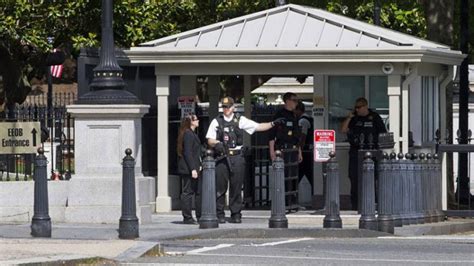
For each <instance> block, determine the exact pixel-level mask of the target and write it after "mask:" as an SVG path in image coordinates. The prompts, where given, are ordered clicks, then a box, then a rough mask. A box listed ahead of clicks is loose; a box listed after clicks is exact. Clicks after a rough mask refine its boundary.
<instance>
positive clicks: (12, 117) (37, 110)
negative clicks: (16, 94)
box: [0, 93, 76, 181]
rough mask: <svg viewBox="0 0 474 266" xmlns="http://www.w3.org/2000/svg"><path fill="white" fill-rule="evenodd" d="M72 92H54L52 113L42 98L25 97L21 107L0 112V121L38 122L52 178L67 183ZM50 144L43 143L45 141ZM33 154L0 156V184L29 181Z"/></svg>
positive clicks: (71, 147) (71, 164) (70, 168)
mask: <svg viewBox="0 0 474 266" xmlns="http://www.w3.org/2000/svg"><path fill="white" fill-rule="evenodd" d="M75 97H76V95H75V94H73V93H55V94H54V95H53V105H52V107H51V110H48V107H47V98H46V96H45V95H37V96H28V97H27V99H26V100H25V102H24V103H23V104H21V105H15V106H14V107H13V108H10V109H8V111H6V112H2V113H0V121H9V122H13V121H18V122H32V121H35V122H40V124H41V135H42V147H43V148H45V149H46V150H48V149H49V150H50V153H51V155H50V157H49V158H50V162H51V175H50V178H51V179H55V180H69V179H70V178H71V174H72V173H74V119H73V118H72V117H71V115H70V114H68V113H67V111H66V105H68V104H72V103H73V102H74V100H75ZM46 138H47V139H49V142H43V140H44V139H46ZM34 156H35V154H7V155H0V181H20V180H22V181H23V180H24V181H27V180H31V179H32V178H33V170H34V167H33V165H34Z"/></svg>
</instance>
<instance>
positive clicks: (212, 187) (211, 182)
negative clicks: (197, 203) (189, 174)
mask: <svg viewBox="0 0 474 266" xmlns="http://www.w3.org/2000/svg"><path fill="white" fill-rule="evenodd" d="M202 169H203V172H202V193H201V199H202V203H201V213H202V214H201V218H200V219H199V228H200V229H208V228H218V227H219V222H218V221H217V214H216V161H215V160H214V156H213V152H212V150H207V151H206V157H205V158H204V161H203V164H202Z"/></svg>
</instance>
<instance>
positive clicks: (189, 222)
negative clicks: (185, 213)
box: [183, 218, 197, 224]
mask: <svg viewBox="0 0 474 266" xmlns="http://www.w3.org/2000/svg"><path fill="white" fill-rule="evenodd" d="M183 224H197V222H196V220H194V219H193V218H191V219H184V220H183Z"/></svg>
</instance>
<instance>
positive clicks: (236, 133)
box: [216, 114, 244, 149]
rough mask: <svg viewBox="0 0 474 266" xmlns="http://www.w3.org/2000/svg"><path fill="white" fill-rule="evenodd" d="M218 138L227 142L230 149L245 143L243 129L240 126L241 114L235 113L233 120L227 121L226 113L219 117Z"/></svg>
mask: <svg viewBox="0 0 474 266" xmlns="http://www.w3.org/2000/svg"><path fill="white" fill-rule="evenodd" d="M216 120H217V123H218V124H219V126H218V127H217V140H219V141H220V142H223V143H226V144H227V146H228V147H229V148H230V149H234V148H235V147H237V146H241V145H243V143H244V141H243V130H242V129H240V128H239V121H240V115H239V114H234V118H232V120H231V121H226V120H225V119H224V115H219V116H218V117H217V118H216Z"/></svg>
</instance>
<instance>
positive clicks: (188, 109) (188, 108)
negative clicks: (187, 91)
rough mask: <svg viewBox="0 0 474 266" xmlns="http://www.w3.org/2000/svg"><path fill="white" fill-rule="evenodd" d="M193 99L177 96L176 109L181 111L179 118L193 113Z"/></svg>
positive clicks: (194, 104) (192, 97)
mask: <svg viewBox="0 0 474 266" xmlns="http://www.w3.org/2000/svg"><path fill="white" fill-rule="evenodd" d="M195 106H196V103H195V98H194V96H179V97H178V108H179V109H181V118H183V117H185V116H186V115H189V114H192V113H195Z"/></svg>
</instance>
